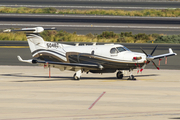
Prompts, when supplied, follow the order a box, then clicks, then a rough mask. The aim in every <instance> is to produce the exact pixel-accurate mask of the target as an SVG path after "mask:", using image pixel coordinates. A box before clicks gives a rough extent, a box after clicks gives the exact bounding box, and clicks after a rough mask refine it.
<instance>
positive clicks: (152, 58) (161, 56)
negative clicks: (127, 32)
mask: <svg viewBox="0 0 180 120" xmlns="http://www.w3.org/2000/svg"><path fill="white" fill-rule="evenodd" d="M174 55H177V54H176V53H174V52H173V51H172V49H171V48H169V53H166V54H161V55H156V56H152V57H148V58H147V59H148V60H149V61H151V60H154V59H159V58H164V57H169V56H174Z"/></svg>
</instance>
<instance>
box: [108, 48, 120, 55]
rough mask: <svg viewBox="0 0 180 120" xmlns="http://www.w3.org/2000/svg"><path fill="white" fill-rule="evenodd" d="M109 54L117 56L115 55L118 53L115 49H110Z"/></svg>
mask: <svg viewBox="0 0 180 120" xmlns="http://www.w3.org/2000/svg"><path fill="white" fill-rule="evenodd" d="M110 53H111V54H117V53H118V51H117V49H116V48H112V49H111V50H110Z"/></svg>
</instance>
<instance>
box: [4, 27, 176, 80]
mask: <svg viewBox="0 0 180 120" xmlns="http://www.w3.org/2000/svg"><path fill="white" fill-rule="evenodd" d="M44 30H55V28H51V29H44V28H43V27H35V28H22V29H20V30H11V29H7V30H4V32H16V31H24V32H26V36H27V41H28V44H29V47H30V51H31V53H32V57H33V58H32V59H29V60H23V59H22V58H21V57H20V56H17V57H18V59H19V61H21V62H26V63H31V64H38V65H41V66H44V67H45V68H48V67H49V68H50V67H53V68H58V69H60V70H61V71H64V70H71V71H75V74H74V76H73V78H74V80H79V79H80V78H81V75H82V73H83V72H86V73H88V72H91V73H115V72H116V71H117V73H116V77H117V78H118V79H122V78H123V72H122V71H123V70H129V71H130V76H129V78H128V80H136V78H135V77H134V75H133V74H132V71H133V69H138V71H140V72H142V71H143V69H144V68H145V67H146V65H147V64H148V63H150V62H152V63H153V64H154V66H155V67H156V68H157V69H158V70H159V67H157V65H156V64H155V63H154V62H153V60H155V59H160V58H166V57H169V56H174V55H177V54H176V53H174V52H173V51H172V49H171V48H169V53H166V54H161V55H156V56H152V55H153V53H154V51H155V50H156V48H157V46H155V48H154V49H153V51H152V52H151V54H147V53H146V52H145V51H144V50H143V49H142V48H141V50H142V52H143V53H138V52H132V51H130V50H129V49H128V48H126V47H125V46H123V45H121V44H104V45H96V44H93V45H84V46H80V45H78V44H76V45H68V44H63V43H60V42H48V41H44V40H43V38H42V37H41V36H40V35H39V33H41V32H43V31H44Z"/></svg>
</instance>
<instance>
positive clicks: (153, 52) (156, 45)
mask: <svg viewBox="0 0 180 120" xmlns="http://www.w3.org/2000/svg"><path fill="white" fill-rule="evenodd" d="M157 46H158V45H156V46H155V48H154V49H153V51H152V52H151V55H152V54H153V53H154V51H155V50H156V48H157Z"/></svg>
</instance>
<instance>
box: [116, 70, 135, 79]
mask: <svg viewBox="0 0 180 120" xmlns="http://www.w3.org/2000/svg"><path fill="white" fill-rule="evenodd" d="M130 71H131V73H130V76H129V78H128V80H136V78H135V77H134V75H133V74H132V70H130ZM116 77H117V79H122V78H123V73H122V72H121V71H118V72H117V73H116Z"/></svg>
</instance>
